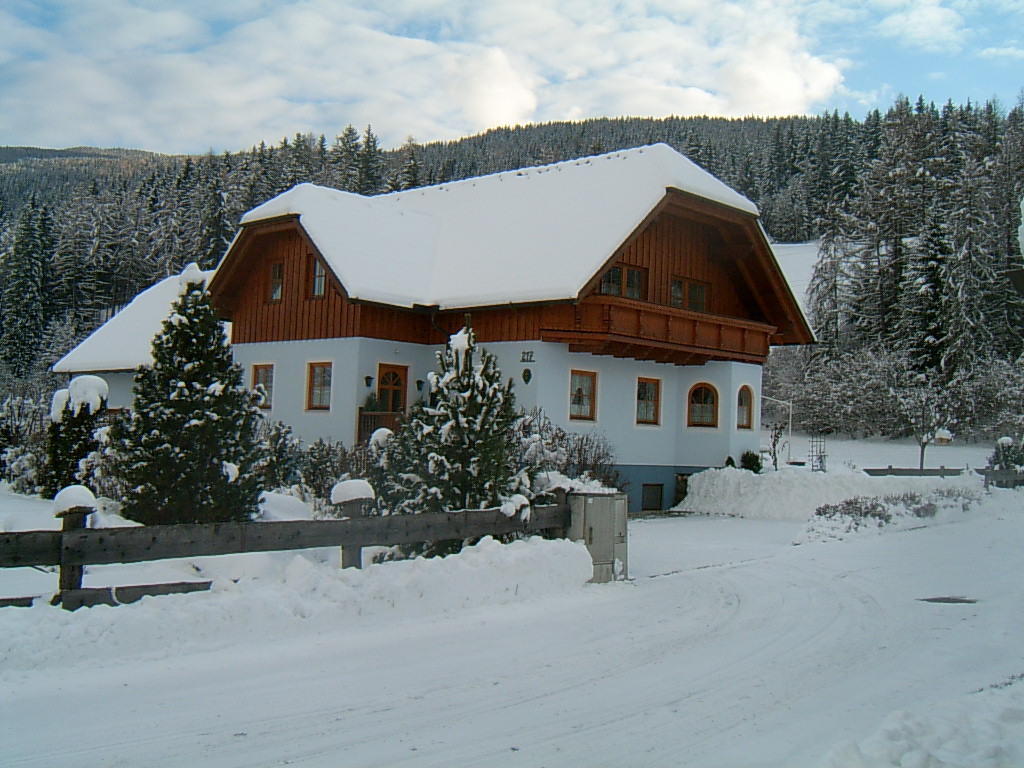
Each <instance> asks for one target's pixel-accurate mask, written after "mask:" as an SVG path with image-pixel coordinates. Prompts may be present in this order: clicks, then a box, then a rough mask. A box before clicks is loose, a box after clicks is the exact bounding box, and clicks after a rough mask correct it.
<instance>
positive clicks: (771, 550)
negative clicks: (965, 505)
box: [0, 513, 1024, 768]
mask: <svg viewBox="0 0 1024 768" xmlns="http://www.w3.org/2000/svg"><path fill="white" fill-rule="evenodd" d="M800 528H801V526H800V525H799V524H794V523H791V522H778V521H758V520H736V519H714V518H670V519H662V520H656V521H640V522H634V523H632V524H631V528H630V535H631V541H630V560H631V562H630V566H631V569H632V573H631V575H632V576H633V581H632V582H630V583H625V584H623V583H620V584H612V585H600V586H598V585H589V586H587V587H584V588H582V589H573V590H569V591H567V592H564V593H562V594H555V595H549V596H546V597H542V598H538V599H536V600H529V601H519V602H511V603H507V604H504V605H501V606H484V607H479V606H478V607H475V608H468V609H461V610H460V609H454V610H448V611H446V612H444V613H443V614H441V615H434V616H427V617H423V616H414V615H407V614H405V613H402V612H401V611H396V614H397V615H387V614H380V615H376V616H373V617H357V619H355V620H351V621H347V622H340V621H338V622H330V621H323V620H319V621H317V622H312V621H304V620H303V619H302V618H300V617H294V618H290V619H281V620H276V621H273V622H266V621H262V620H254V621H253V622H251V623H249V624H246V625H245V627H244V632H241V631H236V630H238V627H232V626H224V627H223V631H222V632H221V633H217V632H208V633H207V634H205V635H203V639H202V640H201V641H199V642H195V641H193V642H190V641H189V638H188V636H187V635H188V632H189V621H184V622H183V626H182V627H181V630H182V633H183V636H182V638H181V643H180V645H179V644H178V643H176V642H168V643H167V644H166V646H163V647H138V648H133V647H128V648H126V649H124V650H120V649H119V650H118V651H117V653H116V654H108V655H107V657H105V660H104V661H102V662H101V663H99V664H95V665H90V666H87V665H85V664H82V663H80V662H72V661H70V660H69V659H68V658H66V657H65V656H62V655H60V654H57V655H56V656H55V657H54V659H55V660H54V661H53V663H47V664H43V665H40V666H38V667H32V666H31V665H28V666H26V665H24V664H22V665H19V668H18V669H14V670H11V669H8V670H4V669H3V667H2V665H0V690H2V699H0V763H2V764H3V765H5V766H54V765H75V766H99V765H103V766H115V765H125V766H135V765H142V764H150V765H162V766H163V765H182V766H185V765H187V766H198V765H201V766H217V767H222V766H225V767H226V766H240V767H241V766H276V765H303V766H398V765H409V766H446V767H447V766H462V765H464V766H504V765H508V766H564V765H578V766H615V767H616V768H622V767H623V766H703V767H705V768H713V767H714V766H723V767H724V766H730V767H736V766H787V767H792V766H815V765H821V764H823V759H824V756H825V753H826V752H828V750H829V749H830V748H831V747H833V746H834V745H836V744H837V743H839V742H844V741H847V740H856V739H860V738H862V737H863V736H864V735H865V734H867V733H870V732H871V731H873V730H874V729H875V728H876V727H877V726H878V724H879V722H880V721H881V720H882V718H883V717H884V716H885V715H886V714H887V713H889V712H890V711H891V710H894V709H898V708H908V709H916V708H921V707H924V708H927V706H928V704H929V702H932V701H934V700H937V699H944V698H947V697H953V698H959V697H964V696H967V695H970V694H971V693H972V692H973V691H976V690H978V689H981V688H986V687H988V686H990V685H993V684H997V683H1000V682H1002V681H1005V680H1007V679H1008V678H1010V677H1011V676H1013V675H1019V674H1020V673H1022V672H1024V645H1022V643H1021V638H1022V637H1024V586H1022V579H1021V573H1022V572H1024V521H1022V520H1021V517H1020V516H1016V515H1007V514H1002V513H999V514H995V513H993V514H983V513H978V515H977V516H973V517H970V518H967V519H965V520H964V521H962V522H957V523H951V524H946V525H937V526H934V527H931V528H925V529H921V530H912V531H906V532H899V533H888V534H885V535H871V536H865V537H861V538H857V539H853V540H848V541H842V542H828V543H815V544H804V545H801V546H793V545H792V544H791V542H792V541H793V539H794V538H795V537H796V535H797V533H798V532H799V530H800ZM937 596H964V597H968V598H972V599H976V600H977V601H978V602H976V603H959V604H949V603H929V602H921V601H920V600H919V598H926V597H937ZM161 599H162V600H174V601H179V602H178V603H176V604H178V605H187V606H189V607H188V608H187V609H185V610H187V611H188V612H189V614H190V617H189V618H190V619H192V620H194V621H195V622H197V626H198V623H199V622H203V623H207V624H208V623H211V622H212V623H214V624H216V622H217V617H216V616H212V615H211V616H204V614H203V611H204V608H203V601H204V599H206V597H205V596H187V597H185V598H161ZM182 600H185V601H188V602H180V601H182ZM8 610H15V609H8ZM19 610H20V611H21V613H20V614H19V618H17V619H9V618H8V617H9V616H10V614H5V615H4V616H0V626H2V627H3V631H4V632H5V633H6V632H10V631H19V626H21V627H23V626H24V625H23V624H21V623H22V622H26V621H28V619H25V618H22V617H25V616H27V615H28V614H29V611H27V610H25V609H19ZM33 610H36V609H33ZM114 610H117V611H131V610H134V609H133V608H132V607H125V608H118V609H114ZM40 615H41V614H40ZM97 615H99V614H97ZM125 615H127V614H125ZM176 617H178V613H177V612H169V615H168V620H169V621H170V620H173V619H175V618H176ZM61 621H64V620H63V619H61ZM59 626H62V627H65V628H67V629H66V631H68V632H73V629H72V627H73V625H71V624H67V623H66V622H64V623H62V624H59ZM22 631H23V629H22ZM117 631H118V630H117V627H116V626H114V625H112V626H111V628H110V632H109V634H106V635H105V634H104V631H103V630H102V628H101V630H100V631H98V632H95V631H94V632H93V633H92V634H90V635H89V638H90V643H96V644H103V643H107V642H110V643H116V642H118V639H117V638H116V637H114V634H115V633H116V632H117ZM29 634H30V635H31V633H29ZM170 634H171V636H173V629H172V630H170ZM8 637H9V635H8ZM211 638H213V639H211ZM217 638H220V640H217ZM24 641H25V642H31V643H39V642H44V643H45V642H46V640H45V639H43V640H41V639H40V638H39V637H38V636H29V637H25V638H24ZM53 642H54V643H59V642H61V640H60V638H54V639H53ZM118 648H120V646H118ZM89 653H90V647H88V646H87V647H82V648H81V655H82V656H83V657H86V656H88V655H89ZM43 655H44V656H45V655H46V654H45V653H44V654H43Z"/></svg>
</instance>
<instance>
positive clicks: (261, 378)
mask: <svg viewBox="0 0 1024 768" xmlns="http://www.w3.org/2000/svg"><path fill="white" fill-rule="evenodd" d="M257 387H263V394H264V397H263V400H262V401H261V402H260V404H259V405H260V408H263V409H265V410H267V409H269V408H270V407H271V405H272V403H273V401H274V366H273V365H269V364H268V365H254V366H253V367H252V388H253V389H256V388H257Z"/></svg>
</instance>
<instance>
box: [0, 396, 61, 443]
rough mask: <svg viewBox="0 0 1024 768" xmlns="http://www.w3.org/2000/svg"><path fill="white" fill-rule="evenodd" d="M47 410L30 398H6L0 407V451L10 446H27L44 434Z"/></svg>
mask: <svg viewBox="0 0 1024 768" xmlns="http://www.w3.org/2000/svg"><path fill="white" fill-rule="evenodd" d="M48 413H49V408H48V407H47V405H46V404H45V403H44V402H43V401H42V400H38V399H35V398H31V397H18V396H14V395H12V396H10V397H7V398H6V399H5V400H4V402H3V405H0V451H3V450H6V449H7V448H10V447H11V446H15V445H20V446H24V445H27V444H28V443H29V442H31V441H32V440H34V439H35V440H38V439H39V438H40V437H41V436H42V435H44V434H45V432H46V421H47V420H46V415H47V414H48Z"/></svg>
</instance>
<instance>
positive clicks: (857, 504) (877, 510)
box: [814, 496, 892, 531]
mask: <svg viewBox="0 0 1024 768" xmlns="http://www.w3.org/2000/svg"><path fill="white" fill-rule="evenodd" d="M814 515H815V517H822V518H827V519H831V520H838V519H842V520H844V521H846V523H847V530H849V531H855V530H857V529H858V528H863V527H866V526H870V527H874V528H881V527H882V526H883V525H885V524H886V523H890V522H892V513H891V512H890V511H889V505H888V504H886V503H885V502H884V501H883V500H882V499H880V498H878V497H868V496H854V497H853V498H852V499H845V500H843V501H840V502H839V503H838V504H822V505H821V506H820V507H818V509H817V510H815V512H814Z"/></svg>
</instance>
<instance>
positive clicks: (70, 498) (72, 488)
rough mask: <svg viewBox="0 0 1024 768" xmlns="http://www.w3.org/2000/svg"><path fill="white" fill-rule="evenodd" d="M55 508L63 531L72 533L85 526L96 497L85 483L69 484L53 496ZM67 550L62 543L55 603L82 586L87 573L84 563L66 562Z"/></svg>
mask: <svg viewBox="0 0 1024 768" xmlns="http://www.w3.org/2000/svg"><path fill="white" fill-rule="evenodd" d="M53 509H54V516H55V517H57V518H60V520H61V533H70V532H71V531H77V530H79V529H81V528H85V520H86V518H87V517H88V516H89V515H91V514H92V513H93V512H95V511H96V497H95V496H93V494H92V491H90V490H89V489H88V488H86V487H85V486H84V485H69V486H68V487H67V488H62V489H61V490H60V492H59V493H58V494H57V495H56V496H54V497H53ZM65 551H66V550H65V548H64V546H63V543H62V545H61V548H60V553H61V562H60V577H59V579H58V584H57V594H56V595H55V596H54V604H55V605H56V604H57V603H58V602H63V596H64V594H65V593H67V592H71V591H73V590H79V589H81V588H82V575H83V574H84V573H85V566H84V565H78V564H74V565H72V564H70V563H66V562H64V555H65Z"/></svg>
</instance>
